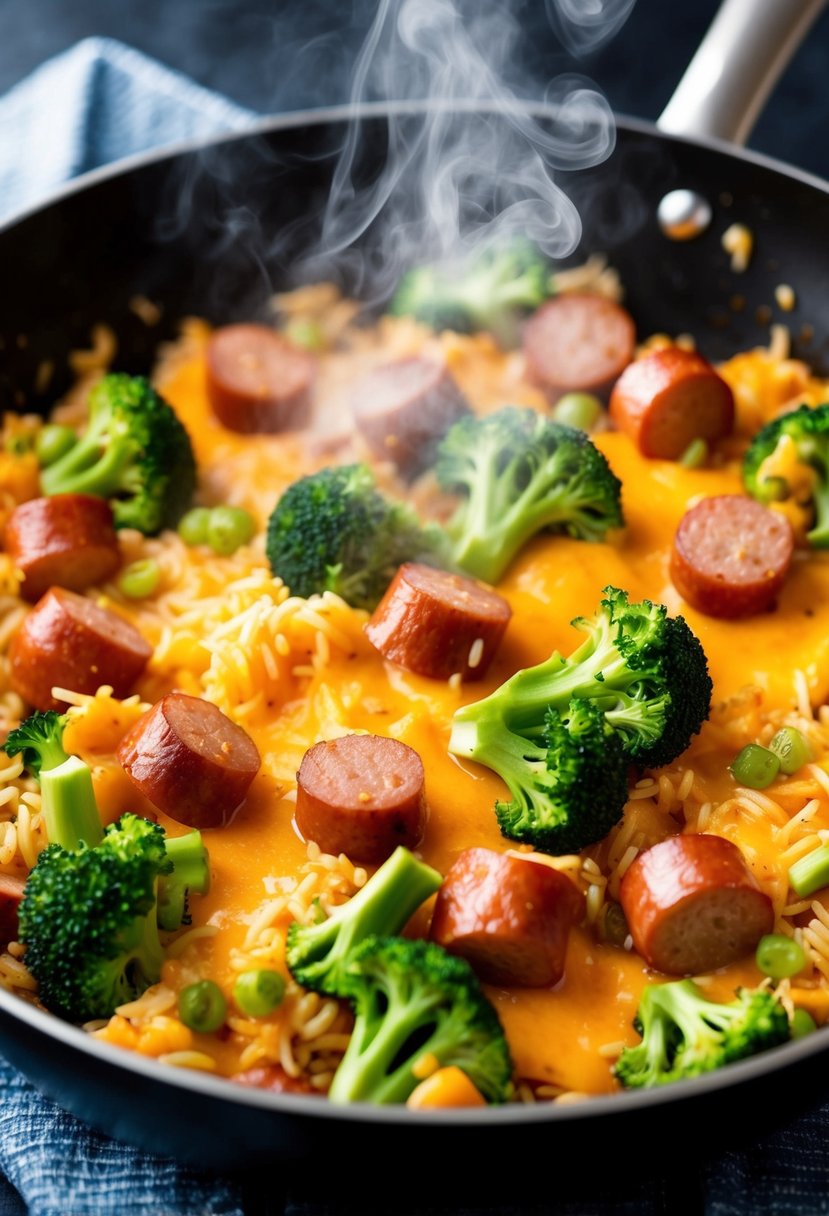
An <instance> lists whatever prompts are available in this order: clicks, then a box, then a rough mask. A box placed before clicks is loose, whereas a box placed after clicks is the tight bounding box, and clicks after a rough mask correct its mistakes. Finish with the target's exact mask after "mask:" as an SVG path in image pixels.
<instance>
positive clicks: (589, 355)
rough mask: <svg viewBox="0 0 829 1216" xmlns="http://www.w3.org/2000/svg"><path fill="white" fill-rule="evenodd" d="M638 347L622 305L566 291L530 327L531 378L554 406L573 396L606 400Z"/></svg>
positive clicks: (527, 330) (527, 340) (528, 366)
mask: <svg viewBox="0 0 829 1216" xmlns="http://www.w3.org/2000/svg"><path fill="white" fill-rule="evenodd" d="M635 345H636V327H635V325H634V323H633V318H632V317H631V315H630V313H629V312H628V311H627V310H626V309H624V308H622V306H621V305H620V304H615V303H614V302H613V301H612V300H606V299H605V298H604V297H603V296H593V295H587V294H580V293H578V292H573V293H570V292H567V293H565V294H563V295H560V296H555V297H554V298H553V299H552V300H549V301H548V302H547V303H546V304H542V306H541V308H539V309H538V311H537V312H535V313H533V315H532V316H531V317H530V319H529V321H528V322H527V324H526V326H525V329H524V359H525V361H526V369H527V372H526V374H527V379H528V380H530V381H531V382H532V383H533V384H537V385H538V386H539V388H542V389H544V391H545V392H546V393H547V396H548V397H549V399H550V402H551V403H552V404H555V402H556V401H557V400H558V399H559V397H561V396H563V395H564V393H569V392H574V391H578V392H587V393H596V394H597V395H598V396H600V397H605V398H606V397H607V394H608V393H609V392H610V389H611V388H612V386H613V384H614V382H615V381H616V379H617V378H618V377H619V376H620V375H621V374H622V372H623V371H624V370H625V368H626V367H627V365H628V364H629V363H630V361H631V359H632V358H633V351H634V347H635Z"/></svg>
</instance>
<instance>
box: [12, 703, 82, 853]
mask: <svg viewBox="0 0 829 1216" xmlns="http://www.w3.org/2000/svg"><path fill="white" fill-rule="evenodd" d="M66 722H67V715H66V714H58V713H56V712H55V710H51V709H50V710H48V711H47V712H46V713H34V714H31V716H30V717H28V718H26V720H25V721H24V722H21V724H20V726H18V727H17V729H16V730H13V731H10V732H9V736H8V738H7V739H6V742H5V744H4V747H3V750H4V751H5V752H6V755H8V756H16V755H18V753H22V755H23V763H24V764H25V765H26V768H27V769H28V770H29V772H30V773H31V774H32V776H33V777H36V778H37V779H38V780H39V782H40V794H41V810H42V813H43V818H44V821H45V824H46V835H47V837H48V839H49V842H50V844H59V845H61V847H62V848H64V849H70V850H71V849H77V848H78V847H79V846H80V845H81V844H87V845H95V844H97V843H98V842H99V841H100V839H101V835H102V832H103V829H102V827H101V817H100V814H99V813H98V806H97V803H96V801H95V793H94V790H93V788H92V773H91V771H90V769H89V766H88V765H87V764H84V762H83V760H79V759H78V757H77V756H70V755H69V754H68V753H67V752H66V749H65V748H64V746H63V732H64V729H65V727H66Z"/></svg>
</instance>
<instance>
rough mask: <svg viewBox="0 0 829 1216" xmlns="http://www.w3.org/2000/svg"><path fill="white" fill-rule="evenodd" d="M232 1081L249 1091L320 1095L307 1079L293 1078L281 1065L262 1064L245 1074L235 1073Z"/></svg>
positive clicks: (249, 1069) (246, 1071)
mask: <svg viewBox="0 0 829 1216" xmlns="http://www.w3.org/2000/svg"><path fill="white" fill-rule="evenodd" d="M230 1079H231V1081H235V1082H236V1084H237V1085H247V1086H248V1088H249V1089H266V1090H269V1091H270V1092H271V1093H272V1094H319V1093H320V1091H319V1090H318V1089H314V1087H313V1085H312V1084H311V1083H310V1081H309V1080H308V1079H307V1077H292V1076H291V1075H290V1074H289V1073H287V1072H286V1071H285V1069H284V1068H283V1067H282V1065H281V1064H260V1065H259V1066H258V1067H257V1068H248V1069H246V1070H245V1071H244V1072H235V1073H233V1075H232V1076H231V1078H230Z"/></svg>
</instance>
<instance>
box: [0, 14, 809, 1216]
mask: <svg viewBox="0 0 829 1216" xmlns="http://www.w3.org/2000/svg"><path fill="white" fill-rule="evenodd" d="M255 117H256V116H255V115H254V114H253V113H252V112H251V111H249V110H245V109H244V108H242V107H240V106H237V105H234V104H233V103H231V102H229V101H226V100H225V99H223V98H221V97H217V96H216V95H215V94H213V93H210V92H209V91H207V90H206V89H203V88H201V87H200V86H198V85H196V84H194V83H193V82H192V81H190V80H188V79H186V78H185V77H183V76H181V75H180V74H178V73H176V72H172V71H170V70H168V69H167V68H164V67H162V66H161V65H160V64H157V63H154V62H153V61H151V60H149V59H147V58H145V57H144V56H142V55H140V54H138V53H137V52H135V51H133V50H131V49H130V48H129V47H126V46H123V45H121V44H120V43H117V42H113V41H111V40H109V39H102V38H89V39H86V40H84V41H83V42H81V43H79V44H78V45H77V46H76V47H74V48H73V49H72V50H70V51H68V52H66V53H65V54H63V55H60V56H58V57H57V58H55V59H53V60H50V61H49V62H48V63H46V64H44V65H43V66H42V67H40V68H39V69H38V70H37V71H36V72H34V73H33V74H32V75H31V76H30V77H29V78H28V79H26V80H25V81H23V82H22V83H21V84H19V85H18V86H16V87H15V88H14V89H12V90H11V92H9V93H8V94H6V96H5V97H3V98H0V219H1V218H3V217H4V216H9V215H13V214H15V213H17V212H20V211H22V210H24V209H26V208H27V207H30V206H33V205H35V204H36V203H37V202H38V201H39V200H40V199H41V198H42V197H43V196H44V195H45V194H47V193H48V192H49V191H50V190H52V189H53V188H54V187H56V186H58V185H59V184H60V183H62V182H64V181H67V180H69V179H70V178H72V177H76V176H77V175H78V174H80V173H84V172H86V171H88V170H90V169H93V168H95V167H97V166H98V165H102V164H107V163H109V162H111V161H116V160H118V159H120V158H122V157H124V156H129V155H132V154H134V153H137V152H142V151H144V150H146V149H149V148H153V147H160V146H162V145H166V144H174V143H178V142H179V141H181V140H183V139H187V138H191V137H198V136H207V135H210V134H212V133H218V132H220V131H231V130H241V129H243V128H244V127H245V126H246V125H248V124H249V123H250V122H251V121H252V120H253V119H254V118H255ZM816 1067H820V1064H819V1063H816ZM0 1096H1V1097H2V1100H1V1101H0V1216H25V1214H26V1213H28V1216H253V1213H255V1214H256V1216H421V1214H422V1213H424V1212H428V1213H429V1214H430V1216H510V1214H512V1216H518V1214H519V1213H520V1216H551V1214H553V1213H556V1214H557V1216H690V1214H691V1213H704V1214H705V1216H829V1108H827V1109H824V1110H822V1111H819V1112H817V1113H816V1114H814V1115H811V1116H807V1117H805V1118H803V1119H801V1120H799V1121H798V1122H796V1123H794V1124H792V1125H791V1126H790V1127H788V1128H786V1129H784V1130H783V1131H781V1132H778V1133H776V1134H775V1135H773V1136H770V1137H769V1138H768V1139H766V1140H763V1141H762V1142H760V1143H758V1144H757V1145H756V1146H754V1147H753V1148H751V1149H750V1150H746V1151H742V1152H736V1151H731V1152H729V1153H727V1154H725V1155H721V1156H716V1157H715V1156H710V1157H709V1158H707V1159H705V1158H703V1157H700V1156H699V1155H698V1154H699V1153H700V1151H701V1149H700V1148H699V1147H698V1146H695V1147H694V1149H693V1151H692V1153H691V1154H689V1152H688V1150H687V1149H684V1148H683V1147H682V1146H681V1145H678V1154H677V1162H676V1164H675V1165H674V1166H673V1167H672V1169H673V1172H670V1169H669V1170H668V1171H667V1172H661V1173H660V1172H653V1173H650V1172H648V1171H649V1170H650V1169H653V1168H654V1165H655V1163H654V1161H653V1156H652V1155H651V1154H649V1153H648V1152H647V1151H644V1152H643V1155H642V1158H641V1159H640V1160H639V1161H636V1162H631V1167H632V1168H631V1169H630V1170H626V1171H622V1172H621V1173H616V1174H615V1175H614V1176H612V1177H608V1178H606V1179H604V1178H602V1177H601V1171H596V1172H595V1173H593V1174H591V1175H588V1176H585V1174H584V1173H583V1172H582V1171H579V1170H567V1169H566V1168H565V1167H564V1165H563V1163H562V1168H556V1165H555V1162H556V1159H557V1158H556V1152H555V1145H554V1143H552V1141H551V1146H550V1151H551V1154H552V1156H551V1168H550V1172H549V1173H548V1174H546V1175H544V1174H539V1173H538V1171H536V1172H535V1174H536V1177H537V1178H538V1185H539V1191H538V1192H537V1193H536V1194H523V1195H513V1196H512V1197H511V1199H510V1201H509V1202H507V1203H504V1202H502V1201H500V1200H496V1199H494V1198H493V1196H492V1194H491V1187H490V1182H491V1179H490V1180H489V1181H488V1180H487V1170H486V1169H482V1171H481V1173H480V1175H479V1177H480V1186H479V1187H478V1188H477V1190H476V1187H475V1184H474V1183H473V1182H470V1184H469V1188H468V1191H469V1193H468V1194H467V1195H465V1197H464V1201H463V1202H462V1203H460V1204H453V1205H451V1206H448V1205H447V1204H446V1203H445V1202H444V1203H442V1202H440V1200H441V1198H442V1193H441V1189H440V1188H438V1187H435V1188H434V1189H433V1191H432V1193H431V1195H430V1197H429V1199H428V1201H419V1200H418V1199H417V1198H415V1197H413V1195H412V1194H411V1188H410V1187H407V1188H406V1193H405V1195H403V1196H402V1197H401V1199H400V1201H399V1203H398V1204H397V1205H396V1206H395V1208H394V1209H393V1210H392V1209H391V1208H390V1207H389V1204H388V1202H387V1201H383V1200H382V1199H381V1198H380V1196H379V1195H377V1194H375V1195H374V1196H373V1197H372V1196H369V1197H366V1196H365V1195H361V1197H360V1200H359V1202H353V1203H352V1202H349V1201H348V1200H347V1198H345V1197H344V1196H343V1194H342V1187H341V1185H339V1183H338V1182H337V1180H336V1179H334V1180H333V1181H329V1180H328V1179H327V1178H326V1177H325V1174H326V1171H325V1170H324V1169H322V1170H315V1171H311V1176H310V1177H309V1175H308V1172H307V1171H304V1172H303V1176H302V1177H301V1178H300V1177H297V1178H292V1177H291V1176H290V1171H289V1170H288V1169H286V1167H280V1169H279V1170H269V1171H268V1172H267V1174H264V1175H262V1176H261V1177H260V1178H257V1177H256V1176H255V1175H254V1176H251V1175H250V1174H248V1176H247V1178H246V1181H245V1185H244V1186H243V1184H242V1182H241V1181H240V1180H239V1179H237V1178H233V1177H223V1176H220V1175H211V1174H208V1173H203V1172H199V1171H197V1170H194V1169H191V1168H189V1167H187V1166H184V1165H181V1164H177V1163H175V1162H172V1161H169V1160H165V1159H163V1158H159V1157H153V1156H150V1155H148V1154H146V1153H143V1152H141V1151H139V1150H138V1149H136V1148H133V1147H130V1146H128V1145H123V1144H117V1143H115V1142H114V1141H112V1140H109V1139H107V1138H106V1137H105V1136H102V1135H99V1134H98V1133H96V1132H94V1131H91V1130H90V1129H89V1128H87V1127H86V1126H84V1125H83V1124H81V1123H80V1122H78V1120H76V1119H74V1118H73V1117H72V1116H71V1115H68V1114H66V1113H65V1112H64V1111H62V1110H60V1109H59V1108H58V1107H57V1106H55V1105H54V1104H53V1103H52V1102H50V1101H48V1100H47V1099H46V1098H44V1097H43V1096H42V1095H40V1094H39V1093H38V1092H37V1091H36V1090H35V1089H34V1088H33V1087H32V1086H31V1085H29V1084H28V1083H27V1082H26V1081H25V1080H24V1079H23V1078H22V1077H21V1076H20V1075H19V1074H18V1073H17V1072H16V1071H15V1070H14V1069H13V1068H12V1067H11V1066H10V1065H8V1064H6V1063H5V1062H3V1061H2V1060H0ZM702 1145H703V1148H702V1151H704V1150H705V1147H708V1148H709V1149H710V1148H711V1146H705V1142H704V1137H703V1140H702ZM531 1173H532V1171H531V1172H530V1174H531ZM530 1174H528V1175H527V1177H529V1176H530ZM414 1182H415V1179H414V1178H413V1179H412V1183H414ZM280 1183H281V1186H280ZM436 1199H437V1202H436Z"/></svg>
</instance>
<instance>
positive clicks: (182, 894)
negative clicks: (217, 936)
mask: <svg viewBox="0 0 829 1216" xmlns="http://www.w3.org/2000/svg"><path fill="white" fill-rule="evenodd" d="M164 844H165V851H166V854H167V858H168V859H169V860H170V861H171V862H172V863H173V869H172V872H171V873H169V874H162V875H161V876H160V878H159V880H158V925H159V928H161V929H164V930H165V931H166V932H168V933H173V932H175V930H176V929H180V928H181V927H182V925H184V924H186V923H187V922H188V898H189V892H191V891H198V893H199V894H200V895H206V894H207V892H208V891H209V890H210V859H209V857H208V853H207V849H206V848H205V847H204V842H203V840H202V835H201V832H199V831H195V830H194V831H192V832H187V833H186V834H185V835H184V836H172V837H171V836H167V837H166V838H165V841H164Z"/></svg>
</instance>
